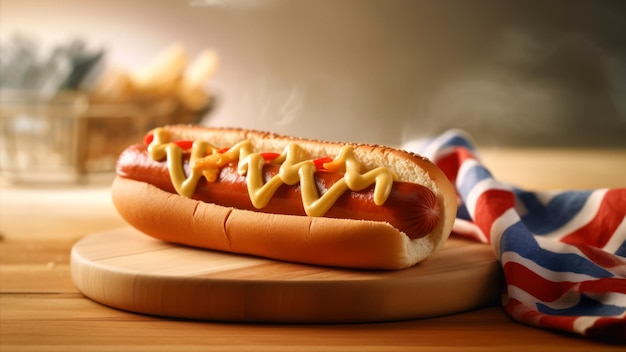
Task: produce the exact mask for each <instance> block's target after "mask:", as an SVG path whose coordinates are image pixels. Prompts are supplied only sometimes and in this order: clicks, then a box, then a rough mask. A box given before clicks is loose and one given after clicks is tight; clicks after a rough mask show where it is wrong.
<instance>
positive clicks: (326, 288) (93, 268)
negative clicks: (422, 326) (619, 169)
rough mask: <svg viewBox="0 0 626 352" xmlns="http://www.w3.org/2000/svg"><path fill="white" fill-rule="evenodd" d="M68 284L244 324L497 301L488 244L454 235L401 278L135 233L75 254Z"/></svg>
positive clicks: (417, 314)
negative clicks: (206, 247) (185, 244)
mask: <svg viewBox="0 0 626 352" xmlns="http://www.w3.org/2000/svg"><path fill="white" fill-rule="evenodd" d="M71 271H72V280H73V281H74V284H75V285H76V286H77V288H78V289H79V290H80V291H81V292H83V294H85V295H86V296H87V297H89V298H91V299H92V300H94V301H96V302H99V303H102V304H105V305H108V306H111V307H115V308H119V309H123V310H128V311H131V312H136V313H145V314H152V315H159V316H168V317H177V318H189V319H205V320H218V321H240V322H290V323H347V322H378V321H393V320H405V319H415V318H425V317H432V316H437V315H444V314H449V313H456V312H461V311H465V310H469V309H472V308H476V307H480V306H483V305H485V304H488V303H490V302H494V301H495V300H497V299H498V297H499V294H500V287H501V283H502V280H501V272H500V267H499V264H498V262H497V261H496V258H495V256H494V254H493V252H492V249H491V247H490V246H488V245H485V244H480V243H475V242H470V241H467V240H464V239H459V238H450V239H449V240H448V241H447V244H446V245H445V247H444V248H443V249H442V250H441V251H440V252H439V253H437V254H436V255H435V256H433V257H431V258H430V259H428V260H426V261H424V262H422V263H419V264H418V265H416V266H414V267H412V268H408V269H404V270H399V271H371V270H349V269H337V268H328V267H320V266H311V265H302V264H294V263H286V262H280V261H275V260H270V259H263V258H256V257H249V256H242V255H235V254H229V253H221V252H215V251H209V250H202V249H195V248H189V247H183V246H178V245H174V244H169V243H166V242H162V241H159V240H156V239H153V238H151V237H148V236H146V235H143V234H141V233H139V232H138V231H136V230H134V229H132V228H122V229H118V230H114V231H110V232H104V233H97V234H93V235H89V236H87V237H85V238H83V239H81V240H80V241H79V242H77V243H76V244H75V245H74V247H73V248H72V254H71Z"/></svg>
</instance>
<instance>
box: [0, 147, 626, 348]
mask: <svg viewBox="0 0 626 352" xmlns="http://www.w3.org/2000/svg"><path fill="white" fill-rule="evenodd" d="M481 155H482V157H483V161H484V162H485V164H486V165H487V166H488V168H489V169H490V170H491V171H492V172H493V174H494V175H495V177H496V178H498V179H500V180H503V181H506V182H511V183H513V184H515V185H518V186H520V187H524V188H527V189H564V188H565V189H574V188H601V187H624V186H626V181H624V175H626V150H610V151H606V150H604V151H602V150H600V151H598V150H596V151H592V150H533V149H490V150H481ZM105 179H106V178H105ZM108 191H109V190H108V183H106V182H104V183H100V182H94V183H92V184H89V185H83V186H69V185H68V186H65V185H54V186H43V185H32V184H31V185H14V184H10V183H7V182H4V184H3V185H2V188H0V231H1V235H2V237H1V241H0V264H1V268H0V351H3V352H4V351H110V350H115V351H214V350H219V351H320V350H331V351H361V352H364V351H408V350H424V351H444V350H471V351H502V350H519V351H529V350H536V351H553V350H564V351H565V350H566V351H591V350H593V351H602V350H623V346H621V347H620V346H613V345H610V344H606V343H603V342H601V341H590V340H587V339H584V338H580V337H577V336H570V335H567V334H562V333H557V332H551V331H545V330H540V329H537V328H533V327H528V326H524V325H521V324H519V323H517V322H514V321H512V320H510V319H509V318H508V317H507V316H506V315H505V314H504V312H503V311H502V309H501V307H500V306H499V304H498V302H494V303H493V305H491V306H487V307H484V308H480V309H477V310H473V311H469V312H463V313H459V314H454V315H448V316H442V317H436V318H429V319H421V320H412V321H400V322H388V323H373V324H372V323H368V324H327V325H311V324H306V325H288V324H242V323H219V322H201V321H188V320H177V319H165V318H158V317H152V316H146V315H140V314H134V313H129V312H124V311H120V310H116V309H112V308H109V307H106V306H103V305H100V304H98V303H95V302H93V301H91V300H89V299H87V298H85V297H84V296H83V295H82V294H81V293H80V292H78V290H77V289H76V288H75V287H74V285H73V283H72V281H71V279H70V270H69V255H70V249H71V247H72V245H73V244H74V243H75V242H76V241H77V240H78V239H80V238H82V237H83V236H85V235H88V234H91V233H94V232H100V231H106V230H110V229H115V228H119V227H122V226H125V224H124V222H123V221H122V220H121V219H120V218H119V217H118V215H117V214H116V212H115V209H114V208H113V206H112V204H111V203H110V200H109V196H108Z"/></svg>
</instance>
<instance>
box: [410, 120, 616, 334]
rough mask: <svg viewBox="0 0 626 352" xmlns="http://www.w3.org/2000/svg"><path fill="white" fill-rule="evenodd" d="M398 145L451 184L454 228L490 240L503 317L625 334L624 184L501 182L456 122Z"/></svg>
mask: <svg viewBox="0 0 626 352" xmlns="http://www.w3.org/2000/svg"><path fill="white" fill-rule="evenodd" d="M404 149H407V150H409V151H413V152H417V153H419V154H421V155H424V156H426V157H428V158H430V159H431V160H432V161H434V162H435V163H436V164H437V165H438V166H439V167H440V168H441V169H442V170H443V171H444V172H445V173H446V175H447V176H448V178H449V179H450V180H451V181H452V183H453V184H454V185H455V187H456V190H457V194H458V199H459V200H458V202H459V210H458V213H457V218H456V221H455V225H454V229H453V235H458V236H465V237H469V238H471V239H473V240H476V241H480V242H483V243H486V244H490V245H491V247H492V248H493V250H494V252H495V254H496V256H497V258H498V260H499V262H500V264H501V267H502V270H503V274H504V278H505V287H504V288H503V293H502V305H503V307H504V310H505V311H506V313H507V314H508V315H509V316H510V317H511V318H513V319H514V320H516V321H519V322H522V323H525V324H528V325H532V326H536V327H540V328H545V329H554V330H561V331H566V332H571V333H576V334H580V335H583V336H588V337H597V338H611V339H617V340H622V339H624V340H626V188H618V189H594V190H557V191H528V190H523V189H520V188H517V187H515V186H512V185H507V184H505V183H503V182H499V181H498V180H496V179H495V178H494V177H493V175H492V174H491V173H490V171H489V169H488V168H487V167H486V166H485V165H483V163H482V162H481V160H480V157H479V155H478V153H477V151H476V148H475V146H474V144H473V143H472V141H471V138H469V136H468V135H467V134H465V133H464V132H463V131H458V130H451V131H448V132H446V133H444V134H442V135H440V136H438V137H437V138H434V139H431V140H428V141H426V142H425V143H424V142H420V143H417V141H412V142H409V143H407V144H405V145H404ZM581 162H583V163H584V160H581ZM535 172H541V170H535ZM624 182H625V186H626V175H624Z"/></svg>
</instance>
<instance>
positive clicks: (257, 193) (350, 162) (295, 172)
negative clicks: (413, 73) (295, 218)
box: [148, 128, 394, 216]
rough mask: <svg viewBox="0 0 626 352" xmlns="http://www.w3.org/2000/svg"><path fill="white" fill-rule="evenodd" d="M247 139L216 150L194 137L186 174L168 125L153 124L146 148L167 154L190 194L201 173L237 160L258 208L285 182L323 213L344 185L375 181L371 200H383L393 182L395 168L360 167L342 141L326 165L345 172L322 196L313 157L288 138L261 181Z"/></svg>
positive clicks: (182, 190) (311, 209) (155, 155)
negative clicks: (274, 166)
mask: <svg viewBox="0 0 626 352" xmlns="http://www.w3.org/2000/svg"><path fill="white" fill-rule="evenodd" d="M253 149H254V147H253V145H252V143H251V142H250V141H249V140H245V141H242V142H239V143H237V144H236V145H234V146H232V147H231V148H230V149H228V151H225V152H223V153H219V151H218V150H219V149H218V148H216V147H215V146H213V145H211V144H209V143H208V142H206V141H202V140H197V141H194V143H193V145H192V148H191V157H190V165H191V173H190V174H189V176H186V175H185V170H184V168H183V161H182V154H183V151H182V149H181V148H180V147H179V146H178V145H176V144H175V143H169V141H168V134H167V131H166V130H164V129H160V128H159V129H156V130H155V131H154V138H153V140H152V142H151V143H150V145H149V146H148V153H149V154H150V157H151V158H152V159H154V160H163V158H167V165H168V170H169V173H170V177H171V180H172V184H173V185H174V188H175V189H176V192H177V193H178V194H180V195H182V196H185V197H191V196H192V195H193V193H194V191H195V188H196V187H197V184H198V181H199V180H200V178H202V177H203V176H204V177H205V178H206V179H207V181H208V182H215V181H216V180H217V176H218V174H219V171H220V169H221V168H223V167H224V166H226V165H228V164H230V163H232V162H234V161H237V160H239V162H238V164H237V171H238V173H239V174H241V175H246V183H247V188H248V195H249V197H250V200H251V202H252V205H253V206H254V207H255V208H257V209H261V208H263V207H265V206H266V205H267V203H269V201H270V200H271V198H272V196H273V195H274V193H275V192H276V191H277V190H278V188H279V187H280V186H281V185H283V184H287V185H295V184H298V183H300V188H301V195H302V204H303V206H304V211H305V213H306V214H307V215H309V216H323V215H324V214H326V212H327V211H328V210H329V209H330V208H331V207H332V206H333V205H334V204H335V202H336V201H337V199H339V197H340V196H341V195H342V194H343V193H344V192H346V191H347V190H352V191H357V192H358V191H362V190H364V189H366V188H367V187H369V186H371V185H372V184H374V203H375V204H377V205H382V204H384V203H385V201H386V200H387V198H388V197H389V194H390V193H391V187H392V185H393V180H394V177H393V174H392V172H391V171H390V170H389V169H388V168H386V167H378V168H376V169H373V170H370V171H368V172H365V173H363V174H362V173H361V164H360V163H359V162H358V161H357V159H356V157H355V156H354V150H353V148H352V146H349V145H346V146H344V147H342V149H341V151H340V153H339V155H338V156H337V157H336V158H335V159H333V161H332V162H329V163H325V164H324V168H326V169H327V170H329V171H331V172H339V173H343V174H344V177H343V178H341V179H339V180H338V181H337V182H335V183H334V184H333V185H332V186H331V187H330V188H329V189H328V190H327V191H326V192H325V193H324V194H323V195H322V196H319V194H318V192H317V185H316V182H315V172H316V168H315V163H314V162H313V160H306V159H305V157H304V150H303V149H302V147H300V146H299V145H298V144H296V143H290V144H289V145H288V146H287V147H286V148H285V150H284V151H283V152H282V153H281V155H280V156H279V157H278V158H276V159H275V160H274V161H272V162H274V163H280V164H281V166H280V168H279V171H278V174H276V175H275V176H274V177H272V178H271V179H270V180H268V181H267V182H264V177H263V166H264V165H265V164H266V161H265V159H264V158H263V156H262V155H261V154H260V153H256V152H254V151H253Z"/></svg>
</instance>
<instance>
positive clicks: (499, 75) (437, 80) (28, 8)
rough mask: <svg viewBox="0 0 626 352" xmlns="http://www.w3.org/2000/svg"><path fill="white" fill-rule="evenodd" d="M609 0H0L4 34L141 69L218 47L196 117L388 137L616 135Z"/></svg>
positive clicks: (617, 78) (578, 138)
mask: <svg viewBox="0 0 626 352" xmlns="http://www.w3.org/2000/svg"><path fill="white" fill-rule="evenodd" d="M622 4H626V3H624V2H620V1H615V2H610V1H556V0H551V1H536V2H532V1H489V0H442V1H436V0H421V1H418V0H414V1H410V0H394V1H383V0H337V1H333V0H320V1H314V0H311V1H305V0H259V1H253V0H231V1H227V0H108V1H95V0H56V1H46V0H0V36H1V37H2V38H3V39H6V38H8V37H10V36H11V35H12V34H13V33H15V32H24V33H30V34H34V35H36V36H37V37H38V38H41V40H42V41H44V42H51V43H53V42H62V41H64V40H68V39H69V38H72V37H74V36H80V37H83V38H85V39H87V40H88V41H89V42H90V43H92V44H94V45H104V46H106V47H107V48H108V53H109V55H108V60H109V63H110V64H111V65H120V66H125V67H136V66H138V65H141V64H142V63H145V62H146V61H147V60H149V59H150V58H151V57H153V56H154V55H155V54H156V53H157V52H158V51H160V50H161V49H163V48H164V47H166V46H167V45H169V44H171V43H174V42H178V43H181V44H183V45H185V47H186V48H188V49H189V52H190V55H191V56H193V55H194V54H196V53H198V52H199V51H200V50H202V49H204V48H214V49H216V50H217V51H218V52H219V54H220V57H221V64H220V67H219V71H218V73H217V75H216V77H215V79H214V80H213V82H212V86H213V87H214V89H215V91H216V92H217V94H218V99H219V104H218V107H217V109H216V110H215V111H213V113H212V114H211V115H210V116H208V117H207V119H206V120H205V123H207V124H212V125H232V126H242V127H247V128H256V129H263V130H271V131H274V132H279V133H289V134H296V135H300V136H304V137H314V138H320V139H332V140H356V141H361V142H368V143H382V144H399V143H402V142H403V141H404V140H406V139H407V138H414V137H417V136H424V135H433V134H437V133H439V132H441V131H443V130H445V129H448V128H453V127H458V128H464V129H466V130H468V131H469V132H470V133H472V134H473V135H474V136H475V139H476V140H477V142H478V143H479V144H498V145H505V144H506V145H513V144H532V145H540V144H556V145H597V146H621V147H626V138H624V136H626V61H625V59H626V37H625V36H626V11H625V6H624V5H622Z"/></svg>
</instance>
